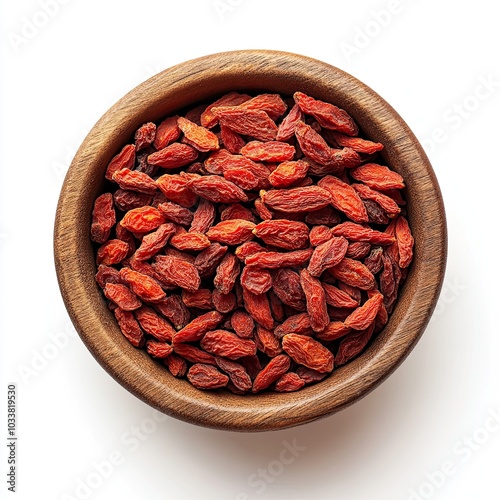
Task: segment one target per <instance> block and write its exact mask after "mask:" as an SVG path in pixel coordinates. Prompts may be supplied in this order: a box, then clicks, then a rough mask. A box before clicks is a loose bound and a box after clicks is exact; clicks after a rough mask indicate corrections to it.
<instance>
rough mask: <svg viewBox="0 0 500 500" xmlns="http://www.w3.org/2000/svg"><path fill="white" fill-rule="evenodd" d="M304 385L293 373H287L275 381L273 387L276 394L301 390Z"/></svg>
mask: <svg viewBox="0 0 500 500" xmlns="http://www.w3.org/2000/svg"><path fill="white" fill-rule="evenodd" d="M304 385H306V383H305V381H304V380H303V379H302V378H300V377H299V376H298V375H297V374H296V373H294V372H288V373H285V374H283V375H281V377H280V378H279V379H278V380H277V381H276V385H275V386H274V388H275V390H276V392H293V391H298V390H299V389H302V387H304Z"/></svg>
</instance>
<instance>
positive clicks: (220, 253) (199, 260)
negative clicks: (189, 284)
mask: <svg viewBox="0 0 500 500" xmlns="http://www.w3.org/2000/svg"><path fill="white" fill-rule="evenodd" d="M226 252H227V247H226V246H223V245H221V244H220V243H212V244H211V245H210V246H209V247H207V248H205V250H203V251H202V252H200V253H199V254H198V255H197V256H196V259H195V260H194V266H195V268H196V269H197V270H198V273H199V275H200V277H201V278H206V277H207V276H211V275H212V274H214V273H215V271H216V269H217V266H218V265H219V264H220V262H221V260H222V258H223V257H224V255H225V254H226Z"/></svg>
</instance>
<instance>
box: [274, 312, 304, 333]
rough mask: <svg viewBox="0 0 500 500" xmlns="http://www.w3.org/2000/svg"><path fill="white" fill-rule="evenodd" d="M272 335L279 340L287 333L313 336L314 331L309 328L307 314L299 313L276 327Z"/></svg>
mask: <svg viewBox="0 0 500 500" xmlns="http://www.w3.org/2000/svg"><path fill="white" fill-rule="evenodd" d="M274 333H275V335H276V336H277V337H279V338H282V337H284V336H285V335H288V334H289V333H298V334H301V335H313V334H314V330H313V329H312V327H311V317H310V316H309V314H308V313H300V314H294V315H293V316H289V317H288V318H287V319H286V320H285V321H284V322H283V323H282V324H281V325H278V326H277V327H276V328H275V329H274Z"/></svg>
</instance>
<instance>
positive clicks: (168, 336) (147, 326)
mask: <svg viewBox="0 0 500 500" xmlns="http://www.w3.org/2000/svg"><path fill="white" fill-rule="evenodd" d="M134 315H135V319H136V320H137V321H138V322H139V324H140V325H141V328H142V329H143V330H144V332H146V333H147V334H148V335H152V336H153V337H154V338H155V339H157V340H161V341H163V342H172V338H173V336H174V333H175V330H174V328H173V327H172V325H171V324H170V323H169V322H168V321H167V320H166V319H163V318H162V317H161V316H159V315H158V314H156V312H155V311H154V310H153V309H152V308H151V307H148V306H144V305H143V306H142V307H140V308H139V309H136V310H135V312H134Z"/></svg>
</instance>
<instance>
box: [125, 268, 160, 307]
mask: <svg viewBox="0 0 500 500" xmlns="http://www.w3.org/2000/svg"><path fill="white" fill-rule="evenodd" d="M120 276H121V277H122V279H123V280H124V281H125V282H126V283H127V284H128V285H129V286H130V289H131V290H132V291H133V292H134V293H135V294H136V295H137V296H138V297H139V298H140V299H142V300H145V301H146V302H157V301H159V300H161V299H163V298H164V297H165V295H166V294H165V292H164V291H163V289H162V288H161V286H160V285H158V283H157V282H156V281H155V280H154V279H153V278H150V277H149V276H147V275H145V274H142V273H139V272H137V271H134V270H133V269H129V268H127V267H123V268H122V269H120Z"/></svg>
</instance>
